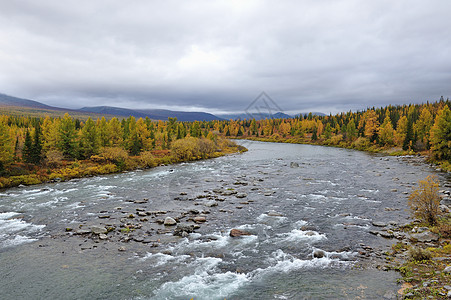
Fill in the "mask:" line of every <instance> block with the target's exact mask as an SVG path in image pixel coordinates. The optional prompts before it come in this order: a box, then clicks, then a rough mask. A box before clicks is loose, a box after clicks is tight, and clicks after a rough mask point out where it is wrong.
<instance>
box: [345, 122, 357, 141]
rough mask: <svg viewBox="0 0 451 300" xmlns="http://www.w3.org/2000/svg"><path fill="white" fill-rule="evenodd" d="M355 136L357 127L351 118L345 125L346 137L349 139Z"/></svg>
mask: <svg viewBox="0 0 451 300" xmlns="http://www.w3.org/2000/svg"><path fill="white" fill-rule="evenodd" d="M356 137H357V128H356V127H355V122H354V119H351V120H350V121H349V122H348V124H347V125H346V138H347V139H348V140H350V141H352V140H354V139H355V138H356Z"/></svg>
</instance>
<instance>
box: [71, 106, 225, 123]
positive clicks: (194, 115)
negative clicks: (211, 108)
mask: <svg viewBox="0 0 451 300" xmlns="http://www.w3.org/2000/svg"><path fill="white" fill-rule="evenodd" d="M79 111H81V112H92V113H98V114H110V115H116V116H122V117H129V116H134V117H135V118H145V117H149V118H150V119H152V120H163V121H166V120H167V119H168V118H177V120H178V121H183V122H192V121H213V120H222V119H221V118H219V117H217V116H215V115H212V114H209V113H205V112H186V111H173V110H166V109H146V110H142V109H139V110H138V109H137V110H133V109H127V108H120V107H111V106H94V107H83V108H82V109H79Z"/></svg>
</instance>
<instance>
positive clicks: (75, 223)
mask: <svg viewBox="0 0 451 300" xmlns="http://www.w3.org/2000/svg"><path fill="white" fill-rule="evenodd" d="M241 143H244V145H245V146H246V147H247V148H248V149H249V151H248V152H246V153H243V154H236V155H230V156H226V157H221V158H217V159H212V160H205V161H197V162H192V163H182V164H178V165H172V166H161V167H157V168H153V169H150V170H143V171H135V172H128V173H121V174H114V175H107V176H98V177H91V178H83V179H77V180H71V181H68V182H60V183H52V184H43V185H36V186H29V187H19V188H13V189H8V190H3V191H0V270H1V276H0V291H1V296H0V298H2V299H191V298H194V299H383V297H388V298H390V297H393V295H394V294H395V293H396V291H397V289H399V286H398V285H397V284H396V279H397V278H398V274H397V273H396V272H393V271H382V270H381V268H382V266H383V263H384V262H383V261H384V258H383V256H381V254H380V253H381V252H382V251H387V250H389V249H390V245H391V244H392V243H395V242H396V240H393V239H385V238H383V237H380V236H376V235H373V234H370V231H371V230H372V229H374V228H375V226H373V222H384V223H390V222H391V224H393V225H394V224H401V223H406V222H408V221H409V219H408V218H409V215H408V211H407V196H408V195H407V194H408V193H410V192H411V191H412V187H414V186H415V185H416V184H417V181H418V180H420V179H424V178H425V177H426V176H427V175H430V174H436V175H438V176H441V177H440V179H443V178H444V177H443V176H444V175H440V174H439V173H437V172H436V171H435V170H434V169H433V168H431V167H429V166H428V165H426V164H422V163H418V162H417V161H416V160H410V159H406V158H399V157H387V156H382V155H375V154H368V153H364V152H358V151H352V150H346V149H338V148H328V147H320V146H310V145H295V144H275V143H261V142H250V141H249V142H248V141H241ZM238 197H240V198H238ZM198 216H204V217H205V218H206V222H202V223H200V224H199V225H200V228H198V229H197V230H195V232H194V233H190V234H189V235H186V234H185V235H184V237H179V236H174V235H173V234H172V232H173V229H174V226H165V225H162V224H160V223H159V222H161V221H162V220H164V219H165V218H166V217H173V218H175V219H177V220H178V221H179V223H182V224H194V223H193V222H192V219H193V218H194V217H198ZM92 226H105V227H109V228H110V230H111V231H110V232H108V234H107V238H106V239H99V236H98V235H96V234H90V233H87V232H88V231H89V230H90V228H91V227H92ZM121 226H122V227H121ZM232 228H235V229H240V230H244V231H247V232H249V233H250V234H251V235H248V236H243V237H230V236H229V232H230V230H231V229H232ZM83 230H86V231H84V232H83ZM77 233H79V234H77ZM369 247H371V248H372V249H378V251H379V253H378V251H374V252H371V253H372V254H371V255H370V254H368V253H367V252H365V250H367V249H370V248H369ZM119 250H121V251H119ZM318 250H321V251H320V252H322V253H323V254H324V257H321V258H314V257H313V253H314V252H315V251H318ZM367 261H368V263H366V262H367Z"/></svg>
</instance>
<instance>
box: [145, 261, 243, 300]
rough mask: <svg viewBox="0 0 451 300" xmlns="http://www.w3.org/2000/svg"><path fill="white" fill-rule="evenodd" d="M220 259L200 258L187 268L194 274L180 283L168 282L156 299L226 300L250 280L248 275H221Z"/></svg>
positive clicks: (159, 291)
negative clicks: (219, 268) (219, 270)
mask: <svg viewBox="0 0 451 300" xmlns="http://www.w3.org/2000/svg"><path fill="white" fill-rule="evenodd" d="M221 262H222V260H221V259H220V258H212V257H208V258H198V259H196V260H195V261H194V262H192V263H191V264H189V265H188V266H187V267H188V268H191V269H193V270H194V274H192V275H189V276H185V277H183V278H181V279H180V280H178V281H173V282H166V283H164V284H163V285H162V286H161V287H160V288H159V289H158V290H156V291H155V292H154V297H152V299H153V298H155V299H174V297H187V299H190V298H196V299H212V300H214V299H224V298H226V297H229V296H230V295H231V294H233V292H234V291H236V290H238V289H239V288H240V287H241V286H243V285H244V284H245V283H246V282H248V281H249V278H248V276H247V275H246V274H238V273H233V272H225V273H220V272H218V270H217V266H218V265H219V264H220V263H221Z"/></svg>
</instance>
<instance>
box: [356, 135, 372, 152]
mask: <svg viewBox="0 0 451 300" xmlns="http://www.w3.org/2000/svg"><path fill="white" fill-rule="evenodd" d="M352 146H353V147H354V148H356V149H357V150H366V149H368V148H369V147H370V140H369V139H367V138H365V137H359V138H358V139H357V140H355V141H354V143H352Z"/></svg>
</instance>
